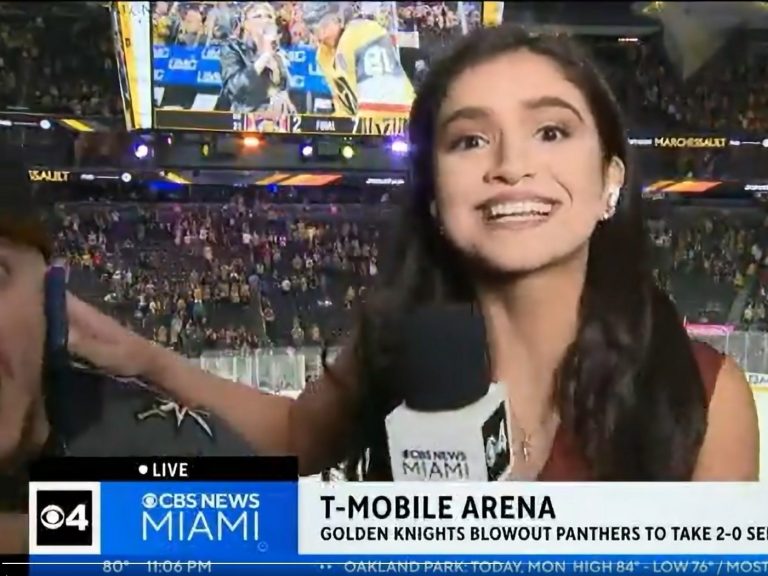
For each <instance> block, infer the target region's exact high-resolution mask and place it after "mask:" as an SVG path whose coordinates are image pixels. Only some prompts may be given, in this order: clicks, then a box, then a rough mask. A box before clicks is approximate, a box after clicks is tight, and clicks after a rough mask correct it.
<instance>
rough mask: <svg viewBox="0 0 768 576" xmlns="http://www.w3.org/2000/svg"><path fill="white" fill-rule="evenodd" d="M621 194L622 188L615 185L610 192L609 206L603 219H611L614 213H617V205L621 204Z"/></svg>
mask: <svg viewBox="0 0 768 576" xmlns="http://www.w3.org/2000/svg"><path fill="white" fill-rule="evenodd" d="M619 194H621V188H619V187H618V186H614V187H613V188H611V191H610V192H609V193H608V208H607V209H606V210H605V212H604V213H603V217H602V218H601V219H602V220H610V219H611V218H612V217H613V215H614V214H616V206H617V205H618V204H619Z"/></svg>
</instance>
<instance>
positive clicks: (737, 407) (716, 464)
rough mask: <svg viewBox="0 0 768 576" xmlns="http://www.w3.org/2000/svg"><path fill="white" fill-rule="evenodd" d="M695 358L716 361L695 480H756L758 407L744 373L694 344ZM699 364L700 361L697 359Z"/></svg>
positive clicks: (723, 357)
mask: <svg viewBox="0 0 768 576" xmlns="http://www.w3.org/2000/svg"><path fill="white" fill-rule="evenodd" d="M697 349H698V353H697V354H698V356H697V357H705V358H707V359H708V360H707V361H708V362H715V360H716V359H717V360H718V361H719V369H718V370H717V372H716V376H715V378H714V388H713V390H712V391H711V397H710V401H709V410H708V414H707V432H706V435H705V438H704V443H703V445H702V448H701V451H700V454H699V460H698V464H697V467H696V473H695V477H696V479H699V480H713V481H714V480H757V478H758V476H759V458H760V439H759V430H758V421H757V407H756V405H755V398H754V395H753V392H752V388H751V386H750V385H749V382H748V381H747V378H746V376H745V374H744V371H743V370H742V369H741V367H740V366H739V365H738V364H737V363H736V361H735V360H733V358H731V357H730V356H728V355H726V354H722V353H720V352H718V351H716V350H715V349H714V348H712V347H711V346H708V345H706V344H701V343H697ZM699 361H700V362H701V360H699Z"/></svg>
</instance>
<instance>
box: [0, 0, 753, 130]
mask: <svg viewBox="0 0 768 576" xmlns="http://www.w3.org/2000/svg"><path fill="white" fill-rule="evenodd" d="M463 4H464V5H468V6H470V9H469V10H466V13H464V14H459V12H458V5H459V3H458V2H399V3H397V10H396V16H393V15H392V14H390V12H389V11H388V9H385V8H386V7H387V6H388V5H389V3H364V2H360V3H350V6H351V11H352V13H353V14H354V15H356V16H359V17H366V18H374V19H376V20H379V21H381V23H382V25H384V26H385V27H386V28H387V29H390V30H391V31H392V33H393V34H394V35H397V36H398V38H399V39H400V41H401V45H402V46H411V47H416V46H418V50H419V53H420V54H421V55H420V56H417V57H415V58H413V57H409V58H407V59H406V60H407V62H408V66H409V67H411V68H415V69H410V70H409V73H410V74H411V75H412V76H413V77H414V81H415V83H416V84H418V79H419V77H421V76H423V75H424V74H425V73H426V70H427V69H428V67H429V61H430V60H431V58H432V56H433V55H435V54H439V53H440V52H441V51H442V50H443V49H444V48H445V47H446V46H448V45H449V44H450V43H451V42H452V41H453V40H454V38H456V37H457V36H459V35H460V34H461V33H463V32H464V31H465V30H469V29H472V28H474V27H476V26H479V25H480V24H481V20H480V11H479V8H478V7H473V3H466V2H465V3H463ZM477 4H478V5H479V3H477ZM374 5H375V6H376V7H377V8H376V9H375V10H374V9H373V8H371V6H374ZM272 6H273V8H274V10H275V17H276V23H277V24H278V27H279V29H280V32H281V43H282V44H284V45H296V44H308V43H309V44H311V43H312V38H311V37H310V35H309V32H308V30H307V27H306V26H305V25H304V24H303V17H302V3H301V2H275V3H272ZM381 6H384V8H381ZM465 8H466V6H465ZM84 10H85V9H84ZM233 10H234V9H233V8H232V7H231V6H230V5H229V4H228V3H226V2H189V3H185V2H157V3H155V4H154V13H153V18H154V21H155V22H154V27H155V38H156V41H158V42H163V41H166V42H176V41H179V42H181V41H182V40H183V43H189V42H193V43H200V42H202V43H209V42H217V41H222V40H224V39H225V38H228V37H229V36H230V35H231V34H232V33H233V32H234V31H235V30H234V27H235V26H236V23H237V21H238V20H237V18H236V16H237V14H236V13H235V12H236V11H233ZM393 17H394V18H395V19H396V21H395V22H392V19H393ZM413 34H415V35H416V36H417V37H418V40H417V41H416V44H414V43H413V42H411V41H410V40H409V38H411V36H412V35H413ZM736 36H737V37H736V38H734V39H733V40H732V41H730V42H729V43H727V44H726V46H725V47H724V48H723V49H722V50H721V51H720V52H719V53H718V54H716V55H715V56H714V57H713V58H712V59H711V61H710V62H708V63H707V64H705V65H704V67H703V68H702V69H701V70H700V71H699V72H697V73H696V74H695V75H694V76H693V77H692V78H690V79H687V80H686V81H683V80H682V79H681V77H680V75H679V73H678V71H677V70H676V69H675V67H674V66H673V65H672V64H671V63H670V60H669V58H668V57H667V54H666V50H665V47H664V43H663V40H662V38H661V35H660V34H655V35H653V36H652V37H648V38H643V39H642V41H639V42H635V43H631V42H629V43H616V42H615V41H613V42H612V44H611V41H606V39H605V38H603V39H597V38H595V37H593V38H590V39H587V43H588V44H590V45H591V46H593V48H594V49H595V52H596V53H597V56H598V58H599V59H600V60H601V61H602V62H603V64H604V67H605V68H606V71H607V72H608V76H609V77H610V79H611V80H612V84H613V85H614V88H615V89H616V91H617V93H618V94H619V96H620V100H621V101H622V103H623V104H624V106H625V108H626V109H627V110H628V111H629V113H630V115H632V116H639V117H640V118H641V121H643V122H644V121H646V120H647V121H648V122H660V123H662V124H664V125H665V126H666V127H668V128H670V127H676V128H679V127H685V128H687V129H691V130H703V131H723V130H726V131H728V130H730V131H733V130H743V131H750V132H761V131H762V132H764V131H765V129H766V127H768V90H766V88H768V57H766V55H765V53H764V51H760V50H754V49H752V48H751V47H750V46H749V40H748V38H747V36H748V35H746V34H742V35H736ZM164 39H165V40H164ZM63 48H66V49H63ZM406 60H404V62H406ZM630 75H631V76H630ZM0 104H1V105H2V106H3V107H4V108H7V107H9V106H23V107H27V108H29V109H33V110H36V111H48V112H67V113H74V114H83V115H110V114H116V113H119V110H120V106H121V99H120V95H119V82H118V74H117V71H116V62H115V56H114V38H113V35H112V33H111V23H110V18H109V14H108V11H107V10H105V9H103V8H102V9H98V8H89V9H88V10H86V11H84V12H83V13H82V15H81V17H79V18H76V17H63V16H58V17H54V16H52V15H44V16H39V15H30V16H28V17H24V16H23V15H20V14H17V15H15V16H14V17H13V19H11V18H9V17H4V18H3V22H0Z"/></svg>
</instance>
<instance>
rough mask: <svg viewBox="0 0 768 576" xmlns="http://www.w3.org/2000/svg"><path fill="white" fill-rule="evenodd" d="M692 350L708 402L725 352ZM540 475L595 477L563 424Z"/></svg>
mask: <svg viewBox="0 0 768 576" xmlns="http://www.w3.org/2000/svg"><path fill="white" fill-rule="evenodd" d="M693 353H694V355H695V356H696V362H697V364H698V365H699V370H700V371H701V377H702V379H703V380H704V387H705V388H706V390H707V403H709V400H710V398H712V393H713V392H714V391H715V384H716V382H717V376H718V374H719V373H720V369H721V368H722V366H723V362H724V361H725V356H723V355H722V354H721V353H720V352H718V351H717V350H715V349H714V348H712V347H711V346H709V345H708V344H704V343H703V342H693ZM538 479H539V480H540V481H543V482H557V481H561V482H578V481H580V480H592V479H593V478H592V476H591V474H590V471H589V468H588V466H587V463H586V462H585V461H584V459H583V458H582V456H581V455H580V454H579V450H578V449H577V447H576V443H575V441H574V439H573V437H572V436H571V435H569V434H568V432H567V431H566V430H565V429H564V428H563V427H562V426H560V427H559V428H558V430H557V432H556V433H555V440H554V442H553V444H552V450H551V452H550V453H549V458H548V459H547V463H546V464H545V465H544V468H543V469H542V470H541V472H540V473H539V477H538Z"/></svg>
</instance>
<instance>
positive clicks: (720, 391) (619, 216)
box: [72, 27, 758, 480]
mask: <svg viewBox="0 0 768 576" xmlns="http://www.w3.org/2000/svg"><path fill="white" fill-rule="evenodd" d="M410 131H411V140H412V144H413V150H414V151H415V152H414V153H413V158H412V166H413V178H414V182H413V191H412V195H411V197H410V204H409V206H408V207H407V208H406V210H404V213H403V215H402V222H401V227H400V229H401V232H400V235H399V238H398V240H397V243H396V246H395V254H394V256H395V257H394V258H393V262H394V266H393V267H392V268H391V270H390V271H389V273H388V274H386V275H384V276H383V278H382V282H381V285H380V286H378V288H377V289H376V290H374V291H372V292H370V293H369V297H368V302H367V304H366V305H365V307H364V308H363V310H362V313H361V317H360V318H359V321H358V323H357V328H356V331H355V334H356V336H355V337H354V339H353V341H352V342H350V343H349V345H348V346H347V347H346V349H345V351H344V352H343V353H342V354H341V356H340V358H339V360H338V361H337V362H336V363H335V364H334V365H333V366H332V367H329V368H328V370H327V371H326V374H325V376H324V378H323V379H321V381H319V382H318V383H316V384H315V385H314V386H312V387H311V388H309V389H307V390H305V391H304V392H303V394H302V395H301V396H300V397H299V398H298V399H297V400H295V401H294V400H290V399H287V398H281V397H274V396H267V395H264V394H261V393H259V392H257V391H254V390H252V389H248V388H246V387H243V386H241V385H238V384H233V383H229V382H225V381H222V380H220V379H218V378H216V377H214V376H212V375H208V374H204V373H202V372H201V371H199V370H197V369H196V368H193V367H191V366H189V364H188V363H186V362H185V361H184V360H182V359H180V358H178V357H176V356H173V355H172V354H170V353H169V352H167V351H164V350H159V349H156V348H153V347H151V346H150V345H149V344H148V343H146V342H145V341H143V340H141V339H139V338H138V337H137V336H134V335H131V334H129V333H127V332H125V331H124V330H122V329H121V328H119V327H118V326H117V325H116V324H115V323H107V321H106V320H103V319H97V318H96V313H95V311H93V310H90V309H87V308H86V307H84V305H82V304H80V303H78V302H76V301H73V302H72V313H73V318H74V320H75V322H74V326H75V328H76V330H75V332H76V335H77V338H76V339H75V342H74V343H73V350H74V351H75V352H77V353H80V354H82V355H84V356H85V357H87V358H89V359H90V360H92V361H94V362H96V363H97V364H99V365H101V366H103V367H105V368H108V369H111V370H115V371H118V372H121V373H125V374H138V375H140V376H143V377H145V378H147V379H149V380H151V381H152V382H154V383H156V384H157V385H158V386H161V387H163V389H164V390H165V391H166V392H167V393H168V394H171V395H172V396H175V397H176V398H177V399H178V400H180V401H182V402H185V403H188V404H192V405H195V406H200V407H204V408H207V409H208V410H210V411H212V412H214V413H217V414H218V415H219V416H221V417H223V418H225V419H226V420H227V421H228V422H229V424H230V425H231V426H232V427H234V428H235V429H237V430H239V431H240V432H241V434H243V435H244V436H245V437H246V438H248V439H249V440H250V442H251V443H252V446H253V448H254V449H256V450H257V451H258V452H259V453H261V454H296V455H298V457H299V459H300V466H301V470H302V473H315V472H317V471H319V470H321V469H323V468H325V467H328V466H331V465H333V464H335V463H337V462H339V461H340V460H342V459H345V461H346V462H347V469H348V473H349V474H350V475H351V476H352V475H353V474H352V473H353V472H355V471H357V470H358V469H359V466H358V465H359V464H360V463H361V462H362V461H363V460H362V458H363V454H367V455H368V458H367V459H366V462H365V477H366V478H386V477H388V464H387V462H386V459H385V457H384V454H385V447H386V438H385V436H384V417H385V415H386V414H387V412H388V411H389V410H390V409H391V408H392V407H394V406H395V405H397V404H398V403H399V400H400V399H399V398H398V397H397V393H396V392H395V391H394V389H393V382H392V381H391V379H388V378H387V377H386V374H387V369H388V367H389V356H388V352H389V351H390V350H392V348H393V346H395V345H396V344H397V339H398V335H399V334H400V332H399V331H398V325H399V322H400V319H401V318H403V317H404V316H405V315H406V314H407V313H408V312H409V311H410V310H412V309H414V308H415V307H419V306H422V305H425V304H428V303H434V302H438V301H464V300H474V301H477V302H478V303H479V305H480V308H481V310H482V311H483V314H484V316H485V319H486V323H487V328H488V339H489V351H490V356H491V360H492V368H493V372H494V378H495V380H497V381H500V382H504V383H506V386H507V389H508V394H509V399H510V405H511V406H512V407H513V408H514V414H513V420H514V426H515V428H516V430H515V431H516V432H517V434H513V435H512V436H513V437H516V438H520V439H521V440H520V441H519V442H518V445H517V446H516V448H515V449H516V451H517V456H518V457H517V458H516V459H515V460H516V464H515V469H514V470H513V475H514V476H515V477H518V478H539V479H542V480H580V479H595V480H691V479H694V480H754V479H756V478H757V467H758V465H757V461H758V434H757V424H756V413H755V406H754V402H753V398H752V396H751V391H750V389H749V386H748V385H747V383H746V381H745V379H744V377H743V375H742V373H741V372H740V370H739V369H738V368H737V367H736V366H735V364H734V363H733V362H732V361H731V360H730V359H727V358H725V357H723V356H721V355H720V354H719V353H717V352H716V351H714V350H713V349H712V348H709V347H707V346H705V345H702V344H698V343H692V342H691V341H690V340H689V338H688V335H687V334H686V332H685V330H684V328H683V326H682V323H681V321H680V319H679V317H678V315H677V313H676V310H675V308H674V306H673V304H672V303H671V301H670V300H669V298H668V297H667V296H666V295H665V294H664V293H663V292H662V291H660V290H659V289H658V288H657V287H656V285H655V283H654V281H653V276H652V273H651V267H650V263H649V261H648V251H647V247H646V244H647V237H646V234H645V231H644V228H643V222H642V215H641V199H640V191H639V189H637V188H635V187H633V186H632V185H631V184H630V180H629V178H628V173H629V172H628V153H627V147H626V136H625V132H624V126H623V124H622V120H621V115H620V111H619V109H618V107H617V105H616V103H615V101H614V98H613V96H612V94H611V92H610V90H609V89H608V87H607V86H606V84H605V82H604V81H603V79H602V78H601V77H600V75H599V74H598V73H597V72H596V71H595V69H594V68H593V65H592V64H591V63H590V61H589V60H588V59H587V57H586V56H584V55H582V53H581V52H580V51H579V49H578V48H577V47H576V46H574V45H573V44H572V42H571V41H570V40H568V39H567V38H564V37H559V36H557V37H552V36H546V35H536V36H531V35H528V34H526V33H525V32H524V31H521V30H518V29H512V28H509V27H500V28H495V29H485V30H481V31H477V32H475V33H473V34H472V35H470V36H468V37H466V38H465V39H464V40H463V41H462V42H461V43H460V45H459V46H457V47H456V48H455V49H454V50H453V51H452V52H451V53H450V54H448V55H447V57H446V58H445V59H444V60H443V61H442V62H441V63H439V64H436V65H435V66H434V67H433V68H432V70H431V71H430V74H429V75H428V77H427V79H426V81H425V83H424V85H423V86H422V88H421V91H420V93H419V95H418V97H417V99H416V101H415V102H414V105H413V110H412V113H411V122H410ZM98 322H104V323H103V324H101V325H99V326H89V324H94V323H98ZM89 334H90V336H89ZM523 439H524V442H523ZM523 443H524V444H525V446H523ZM523 453H525V454H523Z"/></svg>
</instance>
